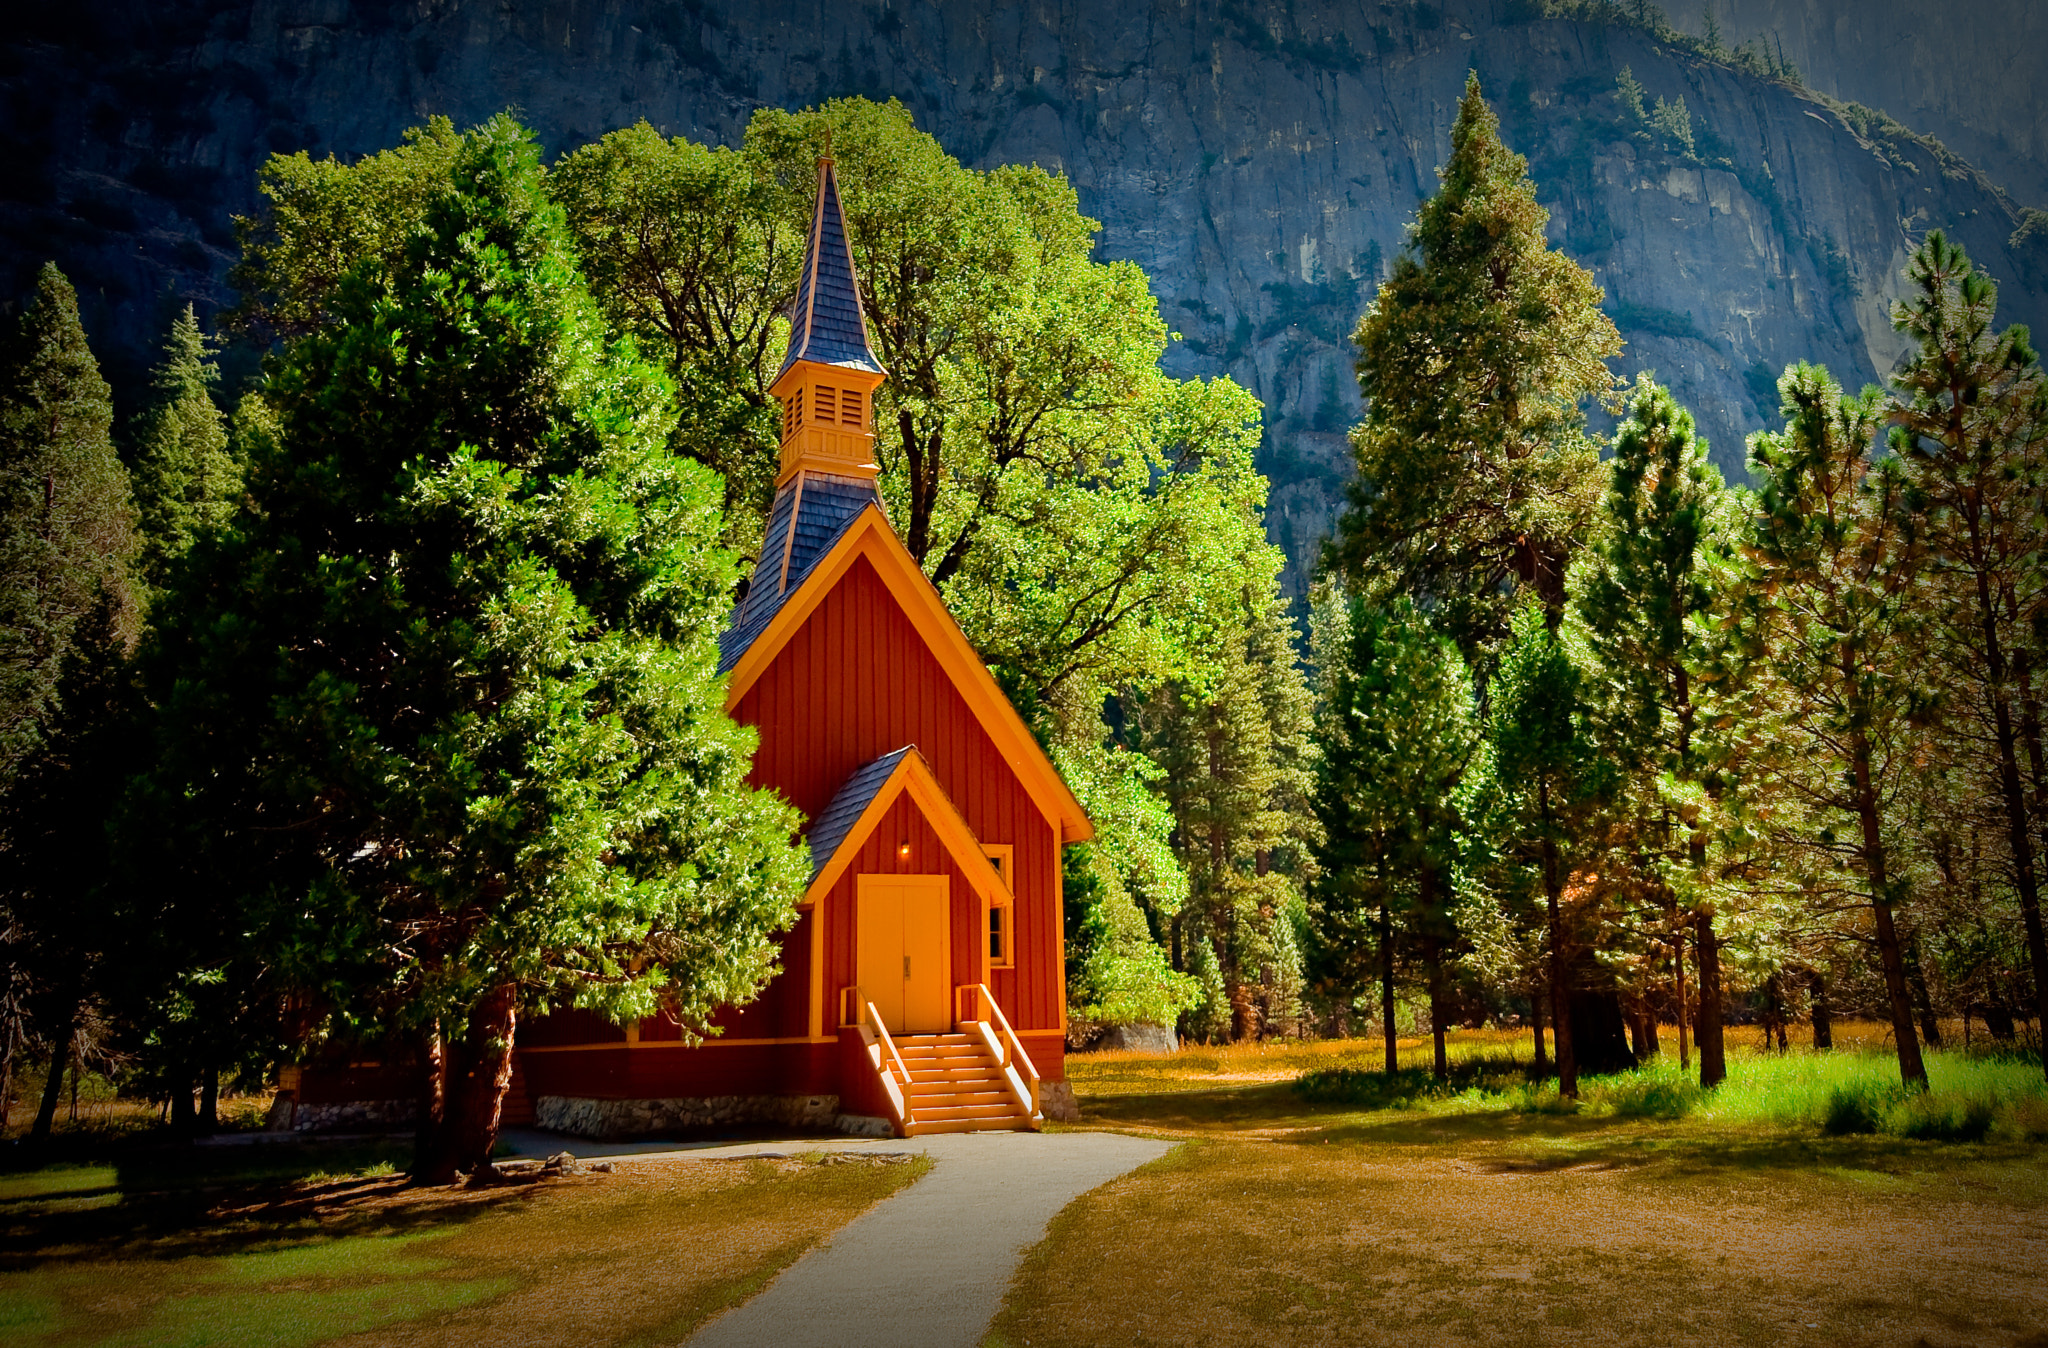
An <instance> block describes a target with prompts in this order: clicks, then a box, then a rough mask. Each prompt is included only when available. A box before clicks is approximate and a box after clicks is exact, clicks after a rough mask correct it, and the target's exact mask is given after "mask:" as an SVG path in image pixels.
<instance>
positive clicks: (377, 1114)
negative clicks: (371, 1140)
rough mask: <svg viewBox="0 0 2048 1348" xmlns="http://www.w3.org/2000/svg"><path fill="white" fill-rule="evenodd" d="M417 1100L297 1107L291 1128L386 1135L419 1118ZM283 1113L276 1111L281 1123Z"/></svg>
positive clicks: (369, 1101) (407, 1126)
mask: <svg viewBox="0 0 2048 1348" xmlns="http://www.w3.org/2000/svg"><path fill="white" fill-rule="evenodd" d="M419 1111H420V1102H419V1101H417V1100H338V1101H335V1102H334V1103H332V1104H321V1105H310V1104H297V1105H295V1106H294V1107H293V1109H292V1112H291V1128H292V1131H294V1132H299V1133H348V1132H363V1133H375V1132H384V1131H386V1130H389V1129H398V1128H410V1127H412V1126H413V1123H414V1121H415V1120H417V1119H418V1118H419ZM281 1112H282V1111H279V1110H276V1109H273V1110H272V1111H271V1120H272V1122H273V1124H275V1123H277V1122H278V1115H279V1114H280V1113H281Z"/></svg>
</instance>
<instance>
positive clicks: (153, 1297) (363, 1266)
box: [0, 1144, 927, 1348]
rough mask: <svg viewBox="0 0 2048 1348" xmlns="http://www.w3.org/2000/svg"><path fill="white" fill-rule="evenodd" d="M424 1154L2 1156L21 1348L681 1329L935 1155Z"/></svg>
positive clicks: (364, 1149) (551, 1337) (544, 1337)
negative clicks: (530, 1174)
mask: <svg viewBox="0 0 2048 1348" xmlns="http://www.w3.org/2000/svg"><path fill="white" fill-rule="evenodd" d="M406 1159H407V1157H406V1152H405V1149H404V1148H403V1147H399V1146H391V1145H384V1144H378V1145H353V1146H344V1145H335V1146H328V1147H318V1146H314V1147H285V1146H280V1147H269V1146H265V1147H220V1148H205V1149H179V1150H177V1151H169V1150H159V1149H135V1150H133V1151H132V1152H130V1153H128V1154H125V1155H122V1156H120V1157H119V1158H118V1159H114V1160H110V1161H98V1162H95V1161H83V1162H73V1163H64V1164H58V1165H49V1166H42V1167H38V1168H34V1169H26V1168H15V1169H12V1170H7V1169H0V1342H4V1343H6V1344H7V1345H9V1348H16V1346H17V1345H18V1346H19V1348H42V1346H44V1345H49V1346H50V1348H56V1346H57V1345H66V1346H67V1348H68V1346H69V1345H78V1346H79V1348H85V1346H86V1345H93V1346H94V1348H116V1346H117V1345H124V1346H125V1345H150V1346H151V1348H204V1346H207V1345H222V1346H226V1345H235V1346H236V1348H242V1346H244V1345H265V1346H266V1348H290V1346H291V1345H300V1344H315V1343H322V1344H346V1345H351V1346H352V1348H382V1346H386V1345H405V1346H407V1348H411V1346H414V1345H417V1346H418V1348H431V1346H433V1345H467V1344H471V1343H477V1342H487V1343H490V1344H491V1345H493V1348H516V1346H518V1345H553V1344H563V1343H576V1344H622V1345H623V1344H670V1343H680V1342H681V1341H683V1340H684V1339H686V1338H688V1337H689V1335H690V1334H691V1333H692V1332H694V1331H695V1329H696V1328H697V1327H698V1326H699V1325H701V1324H702V1323H703V1322H704V1321H706V1320H708V1319H709V1318H711V1317H712V1316H713V1315H715V1314H717V1313H718V1312H720V1311H722V1310H724V1309H726V1308H727V1307H729V1306H732V1305H736V1304H738V1303H739V1302H741V1301H744V1300H746V1299H747V1298H748V1297H750V1296H752V1295H753V1294H754V1293H755V1292H757V1291H759V1290H760V1289H761V1288H762V1287H764V1286H765V1285H767V1283H768V1281H769V1280H770V1279H771V1278H773V1277H774V1276H775V1274H776V1273H778V1272H780V1271H781V1270H782V1269H783V1268H785V1267H787V1266H788V1265H789V1264H791V1263H793V1262H794V1261H795V1260H796V1259H797V1258H798V1257H799V1256H801V1255H802V1254H803V1253H804V1252H805V1251H806V1250H808V1249H810V1248H811V1247H812V1246H813V1245H815V1244H817V1243H818V1241H819V1240H821V1239H822V1238H824V1237H825V1236H826V1235H828V1234H829V1233H830V1232H832V1231H834V1230H836V1229H838V1228H839V1227H840V1226H842V1225H843V1224H845V1223H846V1222H847V1221H850V1220H851V1219H852V1218H853V1217H855V1216H856V1215H858V1214H859V1213H860V1212H861V1211H863V1210H864V1209H865V1208H867V1207H868V1206H869V1205H870V1204H872V1203H874V1202H875V1201H877V1200H878V1199H881V1198H883V1197H886V1196H887V1195H889V1194H891V1193H894V1192H895V1191H896V1190H897V1189H898V1188H900V1187H902V1186H903V1185H904V1184H907V1183H909V1182H910V1181H911V1180H913V1179H915V1178H916V1176H917V1175H919V1174H921V1173H923V1170H924V1169H925V1168H926V1165H927V1163H926V1162H924V1161H922V1160H921V1159H919V1160H915V1161H912V1162H909V1163H898V1164H879V1163H873V1162H860V1163H844V1164H824V1163H822V1162H823V1158H822V1157H819V1156H816V1155H810V1156H803V1155H798V1156H793V1157H791V1158H790V1159H787V1160H757V1161H701V1162H694V1161H682V1160H663V1161H643V1162H632V1161H621V1162H618V1163H617V1164H616V1165H615V1166H614V1168H613V1170H612V1171H611V1173H586V1174H582V1175H575V1176H563V1177H559V1178H553V1179H547V1180H542V1181H537V1182H530V1183H514V1184H508V1185H505V1186H503V1187H495V1188H485V1189H478V1190H453V1191H451V1190H427V1191H413V1190H408V1189H406V1188H405V1187H404V1185H403V1181H402V1180H401V1179H400V1178H399V1177H398V1175H397V1169H398V1168H399V1167H402V1166H403V1165H404V1164H405V1161H406ZM650 1274H653V1275H654V1276H650Z"/></svg>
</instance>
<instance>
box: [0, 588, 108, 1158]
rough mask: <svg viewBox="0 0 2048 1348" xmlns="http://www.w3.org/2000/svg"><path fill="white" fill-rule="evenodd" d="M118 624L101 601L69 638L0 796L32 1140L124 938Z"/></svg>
mask: <svg viewBox="0 0 2048 1348" xmlns="http://www.w3.org/2000/svg"><path fill="white" fill-rule="evenodd" d="M121 622H122V614H121V612H120V608H119V604H118V602H117V601H116V600H115V598H114V597H113V595H112V594H111V593H110V592H109V591H107V590H105V589H101V590H99V591H98V592H97V595H96V598H95V599H94V601H93V604H92V607H91V608H89V609H87V610H86V612H85V613H84V614H83V615H81V616H80V618H79V619H78V621H77V623H76V624H75V625H74V626H73V628H72V631H71V638H70V641H69V643H68V648H67V649H66V651H65V654H64V660H63V664H62V666H61V669H60V674H59V678H58V682H57V688H56V692H57V696H56V697H55V698H54V699H53V702H52V710H51V714H50V717H49V720H48V721H47V722H46V724H45V725H44V727H43V731H44V734H43V742H42V743H41V745H40V746H39V747H38V749H37V751H36V752H35V753H34V754H33V755H32V756H31V757H30V758H29V759H28V760H27V761H26V762H25V763H24V764H23V765H22V768H21V772H20V775H19V777H18V778H16V780H15V781H14V782H13V783H12V784H11V785H10V787H9V789H8V790H7V791H6V792H5V793H4V794H0V838H4V843H5V845H4V846H0V912H6V911H11V912H12V914H13V916H14V917H15V919H16V920H17V921H18V923H19V925H20V932H21V939H20V941H19V942H17V943H15V948H14V950H13V952H12V956H11V957H12V959H13V960H14V961H15V962H17V963H18V964H19V965H20V966H22V968H23V969H24V971H25V972H26V973H27V974H28V975H29V982H30V986H31V987H32V989H33V994H32V1000H31V1006H32V1008H33V1012H34V1019H35V1021H36V1023H37V1025H38V1027H39V1029H40V1031H41V1033H42V1037H43V1039H44V1041H45V1042H46V1043H48V1044H49V1046H50V1070H49V1073H48V1075H47V1076H45V1078H44V1082H43V1098H42V1102H41V1106H40V1107H39V1108H38V1110H37V1111H36V1117H35V1122H34V1124H33V1125H32V1126H31V1130H30V1136H31V1137H32V1138H35V1139H36V1140H42V1139H44V1138H47V1137H48V1136H49V1135H50V1127H51V1124H52V1122H53V1121H54V1119H55V1118H56V1112H57V1100H58V1090H59V1088H60V1087H61V1086H62V1084H63V1081H64V1073H65V1069H66V1067H67V1066H70V1067H72V1070H73V1071H74V1072H75V1071H76V1070H77V1069H76V1067H75V1065H74V1064H75V1061H76V1054H75V1052H74V1043H75V1038H76V1035H77V1032H78V1027H79V1024H80V1020H81V1017H82V1015H83V1014H84V1013H85V1012H86V1010H87V1009H88V1007H89V1006H90V1005H92V1004H94V1003H95V1002H96V1001H97V1000H98V996H99V994H100V992H101V991H102V990H103V989H104V987H105V984H106V980H105V978H104V969H105V965H106V959H105V957H106V955H107V954H108V952H109V950H110V948H111V947H112V946H113V945H114V944H115V943H116V942H117V941H118V940H119V939H120V938H121V937H122V936H123V935H126V934H128V933H124V932H121V931H120V930H119V929H118V924H115V923H112V922H110V920H109V919H110V917H111V915H112V914H113V912H114V911H115V907H116V904H115V902H114V900H113V895H112V889H113V887H114V883H115V879H116V873H115V871H114V870H113V868H112V867H111V865H110V864H109V863H110V841H111V840H110V836H109V824H110V820H111V817H112V814H113V806H114V802H115V800H116V799H117V798H118V797H119V795H120V792H121V789H122V786H123V784H124V781H125V778H126V776H127V774H128V773H129V772H130V771H131V770H132V769H133V766H134V763H133V759H132V756H131V754H130V752H129V750H130V746H131V745H132V743H133V739H132V733H131V732H132V722H131V721H130V719H129V718H128V717H127V716H126V715H125V712H126V711H127V709H128V699H127V696H126V686H125V684H126V673H127V670H126V662H125V658H124V657H125V654H126V652H125V645H126V641H125V638H124V636H123V634H122V631H121Z"/></svg>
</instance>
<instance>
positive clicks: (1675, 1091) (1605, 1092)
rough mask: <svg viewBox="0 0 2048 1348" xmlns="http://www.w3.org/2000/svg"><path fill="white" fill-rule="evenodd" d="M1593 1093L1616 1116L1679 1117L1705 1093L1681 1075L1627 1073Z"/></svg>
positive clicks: (1694, 1106) (1620, 1117) (1686, 1112)
mask: <svg viewBox="0 0 2048 1348" xmlns="http://www.w3.org/2000/svg"><path fill="white" fill-rule="evenodd" d="M1595 1096H1596V1098H1597V1099H1598V1100H1599V1101H1600V1102H1601V1103H1602V1104H1605V1105H1606V1106H1607V1107H1608V1108H1610V1109H1612V1110H1613V1111H1614V1116H1615V1117H1616V1118H1618V1119H1682V1118H1684V1117H1685V1116H1686V1115H1688V1114H1690V1113H1692V1112H1693V1110H1694V1109H1696V1108H1698V1107H1699V1104H1700V1102H1701V1101H1702V1100H1704V1099H1705V1098H1706V1092H1705V1091H1704V1090H1702V1089H1701V1088H1700V1085H1699V1083H1698V1082H1696V1081H1688V1080H1686V1079H1685V1078H1682V1077H1650V1076H1631V1077H1628V1078H1625V1079H1623V1080H1621V1081H1617V1082H1615V1083H1614V1084H1613V1085H1611V1086H1603V1087H1601V1088H1599V1089H1598V1090H1597V1091H1596V1092H1595Z"/></svg>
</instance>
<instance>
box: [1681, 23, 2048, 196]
mask: <svg viewBox="0 0 2048 1348" xmlns="http://www.w3.org/2000/svg"><path fill="white" fill-rule="evenodd" d="M1672 8H1673V13H1672V18H1673V20H1674V21H1675V22H1677V23H1678V25H1679V26H1680V27H1682V28H1685V29H1686V30H1688V31H1690V32H1694V33H1697V32H1699V30H1700V18H1701V15H1700V12H1699V11H1698V10H1697V9H1695V8H1690V7H1683V6H1673V7H1672ZM1715 12H1716V16H1717V21H1718V22H1719V23H1720V25H1721V30H1722V40H1723V42H1724V43H1727V44H1730V45H1732V44H1734V43H1738V42H1745V41H1751V40H1763V39H1766V38H1768V39H1769V40H1770V41H1771V42H1772V43H1773V44H1774V50H1775V49H1778V48H1782V50H1783V51H1784V54H1785V59H1786V60H1787V61H1790V62H1791V63H1792V64H1793V65H1795V66H1797V67H1799V70H1800V72H1801V74H1802V75H1804V77H1805V78H1806V80H1807V82H1808V83H1810V84H1812V85H1813V87H1814V88H1816V89H1819V90H1821V91H1822V92H1824V93H1828V94H1832V95H1833V96H1835V97H1836V98H1840V99H1845V100H1848V101H1851V102H1856V103H1862V104H1865V105H1867V106H1869V107H1873V108H1883V109H1884V110H1885V111H1886V112H1889V113H1890V114H1891V115H1892V116H1894V117H1896V118H1898V119H1899V120H1900V121H1902V122H1904V123H1905V124H1906V125H1908V126H1910V127H1912V128H1913V129H1914V130H1916V131H1922V132H1925V133H1927V134H1928V135H1931V136H1937V137H1939V138H1940V139H1941V140H1942V141H1944V142H1945V143H1946V144H1947V145H1948V147H1949V148H1950V149H1951V150H1954V151H1955V152H1956V153H1958V154H1960V155H1962V156H1963V157H1964V158H1965V159H1968V160H1969V161H1970V162H1971V163H1973V164H1975V165H1977V166H1978V167H1979V168H1981V169H1983V170H1984V171H1985V172H1986V173H1988V174H1990V175H1991V177H1992V178H1993V179H1994V180H1995V181H1996V182H1998V183H1999V184H2000V185H2001V186H2003V187H2004V188H2005V189H2006V190H2007V191H2009V192H2011V193H2012V194H2013V195H2014V196H2015V197H2017V198H2019V201H2020V203H2021V204H2022V205H2025V206H2048V99H2043V98H2042V97H2041V89H2042V87H2043V86H2044V85H2048V5H2041V4H2039V3H2036V0H1971V3H1969V4H1967V5H1954V6H1950V7H1948V8H1945V9H1943V10H1941V11H1939V12H1938V13H1937V12H1935V11H1931V10H1930V9H1929V8H1928V7H1927V6H1925V5H1919V4H1904V3H1900V0H1853V3H1850V2H1846V0H1718V3H1717V4H1716V5H1715Z"/></svg>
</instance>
